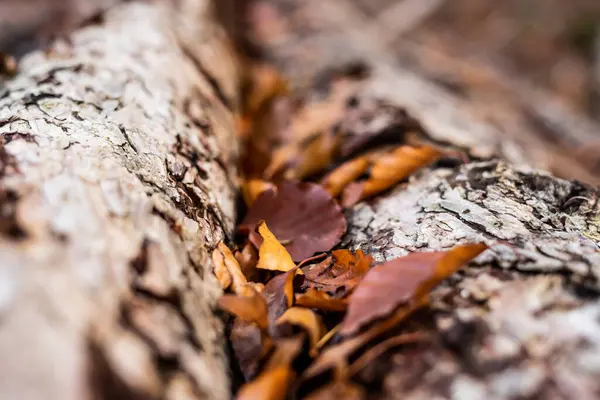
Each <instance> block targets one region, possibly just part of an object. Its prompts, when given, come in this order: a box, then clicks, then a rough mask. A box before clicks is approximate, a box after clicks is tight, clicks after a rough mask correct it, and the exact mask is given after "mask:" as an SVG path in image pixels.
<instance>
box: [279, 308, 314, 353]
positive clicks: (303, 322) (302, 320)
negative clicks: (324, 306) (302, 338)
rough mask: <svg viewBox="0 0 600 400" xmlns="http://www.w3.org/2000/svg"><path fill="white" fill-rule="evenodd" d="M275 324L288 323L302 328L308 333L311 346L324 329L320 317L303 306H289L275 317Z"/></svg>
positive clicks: (312, 346)
mask: <svg viewBox="0 0 600 400" xmlns="http://www.w3.org/2000/svg"><path fill="white" fill-rule="evenodd" d="M276 324H277V325H280V324H290V325H295V326H299V327H301V328H302V329H304V331H306V333H307V334H308V338H309V340H310V347H311V348H314V347H315V346H316V345H317V343H318V342H319V339H321V336H323V333H324V331H325V329H324V328H325V327H324V325H323V321H322V320H321V317H319V316H318V315H317V314H315V312H314V311H312V310H310V309H308V308H303V307H292V308H289V309H288V310H286V312H284V313H283V315H281V317H279V318H278V319H277V321H276Z"/></svg>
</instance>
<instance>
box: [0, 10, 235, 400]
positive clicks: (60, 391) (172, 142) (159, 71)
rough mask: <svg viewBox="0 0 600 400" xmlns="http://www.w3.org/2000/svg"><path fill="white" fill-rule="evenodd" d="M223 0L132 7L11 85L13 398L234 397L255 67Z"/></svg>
mask: <svg viewBox="0 0 600 400" xmlns="http://www.w3.org/2000/svg"><path fill="white" fill-rule="evenodd" d="M206 3H207V2H204V1H193V0H191V1H180V2H177V5H176V6H175V10H173V8H172V7H166V6H165V5H163V4H161V3H154V4H143V3H128V4H126V5H123V6H118V7H116V8H115V9H113V10H111V11H109V12H108V13H106V14H105V15H102V17H101V18H97V19H96V20H94V21H91V22H90V23H89V24H88V25H87V26H85V27H83V28H82V29H80V30H79V31H77V32H76V33H75V34H73V35H72V36H70V37H69V38H68V40H63V41H58V42H56V43H55V44H54V45H53V47H52V48H51V49H50V50H48V51H45V52H41V51H36V52H34V53H31V54H29V55H27V56H26V57H25V58H24V59H23V60H22V62H21V64H20V72H19V73H18V75H17V76H16V77H15V78H14V79H12V80H10V81H7V82H6V83H5V85H4V86H3V87H1V88H0V179H1V180H0V259H1V262H0V276H1V279H0V281H1V285H0V288H1V290H0V294H1V295H0V309H1V313H2V322H1V323H0V353H1V354H2V363H0V392H1V393H2V395H3V397H5V398H12V399H41V398H46V399H64V400H68V399H73V400H79V399H96V398H98V399H100V398H103V399H104V398H107V399H108V398H110V399H117V398H118V399H134V398H135V399H138V398H144V399H155V398H156V399H158V398H161V399H162V398H166V399H183V398H190V399H192V398H210V399H226V398H229V395H230V389H229V383H228V381H229V378H228V370H229V368H228V365H227V360H226V357H225V352H224V338H223V325H222V322H221V320H220V318H219V317H218V316H216V315H215V313H214V307H213V304H214V300H215V298H216V296H218V294H219V293H220V289H219V287H218V285H217V284H216V280H215V279H214V278H213V276H212V273H211V269H210V268H209V267H210V261H209V260H210V257H209V254H210V251H211V249H212V248H213V247H214V246H215V245H216V244H217V243H218V242H219V241H220V240H222V239H223V238H225V237H227V236H230V235H231V233H232V231H233V227H234V223H235V196H236V192H235V184H234V182H235V179H236V170H235V164H236V156H237V147H236V143H235V139H234V136H233V118H232V107H233V106H234V105H235V103H236V101H237V99H236V98H235V94H234V93H235V91H234V89H235V85H236V84H237V77H236V68H235V63H234V62H233V58H232V56H231V54H232V53H231V52H230V51H229V49H228V47H227V45H226V43H225V41H224V40H223V38H224V35H223V32H222V31H221V30H220V28H219V27H218V26H216V25H214V23H213V21H212V19H211V18H212V17H211V16H210V12H209V11H210V10H209V9H207V7H208V5H207V4H206Z"/></svg>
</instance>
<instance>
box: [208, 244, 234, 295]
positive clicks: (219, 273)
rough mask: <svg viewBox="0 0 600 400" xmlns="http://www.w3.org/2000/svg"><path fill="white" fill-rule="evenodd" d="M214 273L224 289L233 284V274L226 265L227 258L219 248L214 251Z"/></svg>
mask: <svg viewBox="0 0 600 400" xmlns="http://www.w3.org/2000/svg"><path fill="white" fill-rule="evenodd" d="M212 260H213V268H214V270H213V271H214V274H215V276H216V277H217V281H218V282H219V285H221V288H222V289H223V290H225V289H227V288H228V287H229V286H231V274H230V273H229V271H228V270H227V267H226V266H225V258H224V257H223V253H221V251H219V249H214V250H213V253H212Z"/></svg>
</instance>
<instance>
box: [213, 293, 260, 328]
mask: <svg viewBox="0 0 600 400" xmlns="http://www.w3.org/2000/svg"><path fill="white" fill-rule="evenodd" d="M250 293H252V295H250V296H235V295H231V294H226V295H223V296H221V297H219V300H218V301H217V305H218V306H219V308H221V309H222V310H224V311H227V312H228V313H230V314H233V315H235V316H237V317H238V318H240V319H242V320H243V321H247V322H253V323H255V324H257V325H258V326H259V327H260V328H261V329H263V330H266V329H267V328H268V327H269V321H268V318H267V302H266V301H265V299H264V297H263V296H262V295H261V294H260V293H258V292H257V291H256V290H254V289H252V290H251V291H250Z"/></svg>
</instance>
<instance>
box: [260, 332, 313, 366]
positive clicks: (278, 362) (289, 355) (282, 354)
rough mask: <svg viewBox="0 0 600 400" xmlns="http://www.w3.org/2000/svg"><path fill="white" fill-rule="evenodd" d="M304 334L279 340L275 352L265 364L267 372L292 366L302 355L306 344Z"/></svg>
mask: <svg viewBox="0 0 600 400" xmlns="http://www.w3.org/2000/svg"><path fill="white" fill-rule="evenodd" d="M304 338H305V335H304V333H302V334H298V335H295V336H291V337H287V338H282V339H278V340H277V342H276V343H275V350H274V351H273V354H271V356H270V357H269V359H268V360H267V362H266V363H265V367H264V369H265V371H267V370H270V369H274V368H278V367H281V366H284V365H291V364H292V363H293V362H294V360H295V359H296V358H297V357H298V355H300V352H301V351H302V346H303V344H304Z"/></svg>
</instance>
